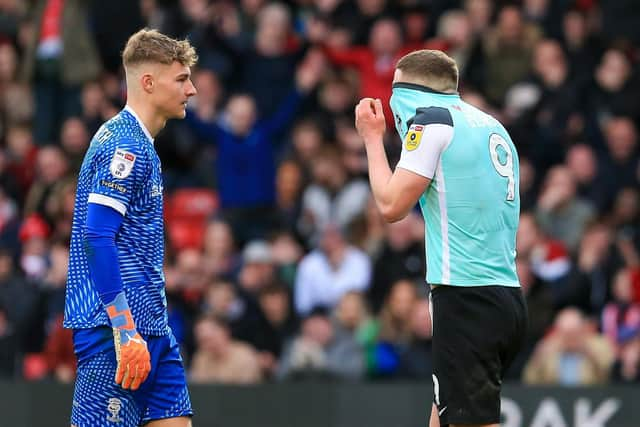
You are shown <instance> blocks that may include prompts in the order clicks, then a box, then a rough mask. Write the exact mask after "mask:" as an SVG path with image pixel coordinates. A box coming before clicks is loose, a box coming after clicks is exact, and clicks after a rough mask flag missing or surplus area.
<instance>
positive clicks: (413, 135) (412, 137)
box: [404, 124, 424, 151]
mask: <svg viewBox="0 0 640 427" xmlns="http://www.w3.org/2000/svg"><path fill="white" fill-rule="evenodd" d="M423 131H424V125H417V124H412V125H411V127H410V128H409V131H408V132H407V136H405V138H404V145H405V147H406V148H407V151H413V150H415V149H416V148H418V146H419V145H420V141H421V140H422V132H423Z"/></svg>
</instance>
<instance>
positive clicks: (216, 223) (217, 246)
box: [203, 218, 241, 279]
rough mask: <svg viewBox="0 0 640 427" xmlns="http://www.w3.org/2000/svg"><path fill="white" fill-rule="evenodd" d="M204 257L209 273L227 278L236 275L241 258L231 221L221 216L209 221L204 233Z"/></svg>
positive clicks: (205, 266)
mask: <svg viewBox="0 0 640 427" xmlns="http://www.w3.org/2000/svg"><path fill="white" fill-rule="evenodd" d="M203 257H204V260H205V264H204V268H205V270H206V272H207V274H209V275H211V276H216V277H223V278H227V279H229V278H233V277H235V275H236V274H237V272H238V270H239V268H240V261H241V260H240V255H239V254H238V253H237V248H236V243H235V240H234V236H233V231H232V229H231V226H230V225H229V223H227V222H226V221H224V220H222V219H219V218H217V219H213V220H211V221H209V223H208V224H207V228H206V230H205V235H204V254H203Z"/></svg>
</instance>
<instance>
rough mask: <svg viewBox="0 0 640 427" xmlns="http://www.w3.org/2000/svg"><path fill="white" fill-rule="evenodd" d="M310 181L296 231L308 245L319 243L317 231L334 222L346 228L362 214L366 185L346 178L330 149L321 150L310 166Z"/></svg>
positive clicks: (338, 160) (338, 157)
mask: <svg viewBox="0 0 640 427" xmlns="http://www.w3.org/2000/svg"><path fill="white" fill-rule="evenodd" d="M311 173H312V176H313V179H312V182H311V183H310V184H309V185H308V186H307V188H306V189H305V191H304V193H303V194H302V214H301V218H300V223H299V229H300V231H301V232H302V233H303V235H304V237H306V238H307V242H308V243H309V244H312V245H313V244H315V243H316V242H317V240H318V233H319V230H322V229H323V228H325V227H326V226H327V225H328V224H331V223H334V224H336V225H338V226H339V227H342V228H346V227H347V226H349V225H350V223H351V221H353V220H354V219H355V218H356V217H357V216H358V215H360V214H361V213H362V212H364V208H365V206H366V203H367V200H368V199H369V194H370V191H369V186H368V185H367V183H366V181H364V180H363V179H359V178H355V179H349V176H348V175H347V171H346V170H345V168H344V166H343V165H342V162H341V161H340V153H339V151H338V150H336V149H335V148H333V147H326V148H324V149H323V150H322V151H321V152H320V153H318V155H317V156H316V157H315V159H314V160H313V163H312V165H311Z"/></svg>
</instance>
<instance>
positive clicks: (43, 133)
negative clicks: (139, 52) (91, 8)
mask: <svg viewBox="0 0 640 427" xmlns="http://www.w3.org/2000/svg"><path fill="white" fill-rule="evenodd" d="M31 12H32V16H31V17H30V24H31V26H32V32H31V37H30V38H29V40H28V43H27V45H26V46H25V53H24V56H23V65H22V67H23V68H22V71H21V73H20V76H21V78H22V79H23V80H24V81H26V82H29V83H32V84H33V86H34V88H35V99H36V117H38V120H37V121H36V122H35V123H34V136H35V139H36V141H37V142H38V144H46V143H51V142H53V141H54V140H55V138H56V135H58V129H59V128H60V125H61V123H62V120H64V119H65V118H67V117H69V116H72V115H77V114H79V113H80V108H81V107H80V91H81V88H82V85H83V84H84V83H87V82H89V81H91V80H94V79H96V78H97V77H98V74H99V73H100V70H101V64H100V59H99V56H98V51H97V48H96V45H95V42H94V38H93V37H92V36H91V33H90V32H89V22H88V16H89V15H88V13H87V3H86V2H84V1H81V0H65V1H64V2H63V1H60V0H38V1H36V4H35V6H34V8H33V9H32V10H31ZM119 46H122V44H120V45H119Z"/></svg>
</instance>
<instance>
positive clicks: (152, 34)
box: [122, 28, 198, 70]
mask: <svg viewBox="0 0 640 427" xmlns="http://www.w3.org/2000/svg"><path fill="white" fill-rule="evenodd" d="M197 60H198V55H197V54H196V50H195V49H194V48H193V46H191V43H189V41H188V40H176V39H172V38H171V37H169V36H166V35H164V34H162V33H161V32H159V31H157V30H151V29H149V28H143V29H142V30H140V31H138V32H137V33H135V34H133V35H132V36H131V37H129V40H128V41H127V45H126V46H125V48H124V51H123V52H122V63H123V65H124V68H125V70H126V69H127V68H129V67H131V66H136V65H138V64H142V63H145V62H151V63H157V64H165V65H171V64H172V63H173V62H174V61H178V62H179V63H180V64H182V65H186V66H187V67H191V66H193V65H194V64H195V63H196V61H197Z"/></svg>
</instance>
